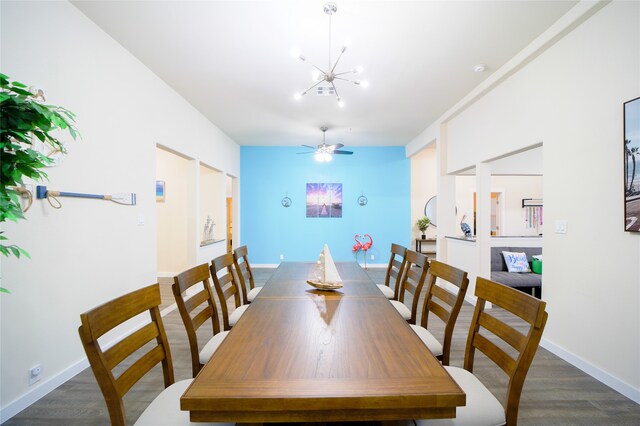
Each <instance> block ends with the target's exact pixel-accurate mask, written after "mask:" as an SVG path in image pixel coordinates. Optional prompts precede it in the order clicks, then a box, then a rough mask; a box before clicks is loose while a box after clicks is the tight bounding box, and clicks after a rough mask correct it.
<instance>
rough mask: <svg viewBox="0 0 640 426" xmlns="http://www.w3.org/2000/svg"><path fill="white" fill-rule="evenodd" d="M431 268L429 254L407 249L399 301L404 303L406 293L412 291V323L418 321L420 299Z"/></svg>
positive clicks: (410, 321)
mask: <svg viewBox="0 0 640 426" xmlns="http://www.w3.org/2000/svg"><path fill="white" fill-rule="evenodd" d="M428 270H429V262H428V260H427V256H425V255H424V254H422V253H418V252H415V251H412V250H407V251H406V255H405V266H404V274H403V275H402V280H401V282H400V290H399V297H398V301H399V302H401V303H404V298H405V294H406V293H411V295H412V296H413V301H412V303H411V319H410V320H409V323H410V324H415V323H416V318H417V313H418V299H419V298H420V292H421V291H422V286H423V285H424V281H425V278H426V276H427V272H428Z"/></svg>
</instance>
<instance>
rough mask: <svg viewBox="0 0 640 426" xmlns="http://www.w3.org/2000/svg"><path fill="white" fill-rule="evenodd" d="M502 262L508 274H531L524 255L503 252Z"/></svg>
mask: <svg viewBox="0 0 640 426" xmlns="http://www.w3.org/2000/svg"><path fill="white" fill-rule="evenodd" d="M502 255H503V256H504V261H505V263H506V264H507V270H508V271H509V272H531V269H529V261H528V260H527V255H526V254H525V253H518V252H511V251H503V252H502Z"/></svg>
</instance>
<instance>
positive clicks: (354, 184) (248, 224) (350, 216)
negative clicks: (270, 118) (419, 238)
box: [239, 146, 411, 264]
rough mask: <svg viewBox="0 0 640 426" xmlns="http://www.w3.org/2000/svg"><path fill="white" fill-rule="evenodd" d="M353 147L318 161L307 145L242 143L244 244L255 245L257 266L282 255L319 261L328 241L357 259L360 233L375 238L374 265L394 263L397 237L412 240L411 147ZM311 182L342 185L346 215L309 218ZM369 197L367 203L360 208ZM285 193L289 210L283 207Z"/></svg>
mask: <svg viewBox="0 0 640 426" xmlns="http://www.w3.org/2000/svg"><path fill="white" fill-rule="evenodd" d="M349 149H350V150H351V151H353V152H354V154H353V155H349V156H347V155H335V156H334V159H333V161H332V162H330V163H318V162H317V161H315V160H314V158H313V155H312V154H306V155H298V154H297V153H298V152H302V151H304V148H299V147H256V146H243V147H241V149H240V223H241V241H240V244H239V245H244V244H246V245H247V246H248V249H249V258H250V259H251V263H254V264H277V263H280V254H283V255H284V260H285V261H315V260H316V259H317V258H318V255H319V254H320V251H321V250H322V247H323V245H324V244H325V243H327V244H328V245H329V248H330V250H331V254H332V255H333V258H334V259H335V260H336V261H349V260H354V261H355V255H354V254H353V253H352V252H351V248H352V246H353V245H354V244H355V241H354V239H353V236H354V235H355V234H367V233H368V234H370V235H371V236H372V237H373V247H372V248H371V250H369V252H368V253H367V263H386V262H388V260H389V250H390V249H391V243H392V242H395V243H400V244H402V243H405V242H406V241H409V240H410V239H411V236H410V232H411V223H410V222H411V211H410V210H411V170H410V167H411V163H410V161H409V159H407V158H406V157H405V150H404V147H356V148H351V147H349ZM307 183H341V184H342V195H343V205H342V217H341V218H307V217H306V184H307ZM361 194H364V195H365V196H366V197H367V198H368V204H367V205H366V206H360V205H358V202H357V199H358V197H359V196H360V195H361ZM285 195H288V196H289V198H291V200H292V204H291V207H289V208H285V207H283V206H282V205H281V200H282V198H283V197H285ZM362 241H363V242H365V241H369V240H368V239H366V238H365V239H362ZM371 254H373V255H374V256H375V260H373V261H372V260H371V258H370V255H371ZM358 260H359V261H360V263H362V262H363V257H362V252H361V253H360V255H359V257H358Z"/></svg>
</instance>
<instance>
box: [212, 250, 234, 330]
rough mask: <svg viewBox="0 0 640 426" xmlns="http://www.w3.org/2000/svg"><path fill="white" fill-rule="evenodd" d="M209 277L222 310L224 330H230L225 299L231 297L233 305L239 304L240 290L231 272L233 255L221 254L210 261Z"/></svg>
mask: <svg viewBox="0 0 640 426" xmlns="http://www.w3.org/2000/svg"><path fill="white" fill-rule="evenodd" d="M210 268H211V278H212V279H213V284H214V286H215V288H216V293H217V294H218V300H219V301H220V308H221V310H222V324H223V328H224V330H225V331H226V330H231V326H230V325H229V307H228V306H227V303H228V302H227V301H228V300H229V299H230V298H231V297H233V300H234V303H235V307H236V308H238V307H239V306H240V291H239V289H238V284H237V282H236V278H235V274H234V272H233V255H232V254H231V253H227V254H223V255H222V256H219V257H216V258H215V259H213V260H212V261H211V267H210Z"/></svg>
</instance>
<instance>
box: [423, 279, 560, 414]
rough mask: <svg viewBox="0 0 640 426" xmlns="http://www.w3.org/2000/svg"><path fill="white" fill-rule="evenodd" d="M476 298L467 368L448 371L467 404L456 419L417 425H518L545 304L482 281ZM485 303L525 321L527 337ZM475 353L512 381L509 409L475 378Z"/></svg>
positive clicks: (545, 317) (508, 391)
mask: <svg viewBox="0 0 640 426" xmlns="http://www.w3.org/2000/svg"><path fill="white" fill-rule="evenodd" d="M476 297H477V303H476V308H475V311H474V313H473V318H472V320H471V327H470V329H469V338H468V340H467V348H466V351H465V356H464V368H459V367H449V366H447V367H445V369H446V370H447V372H448V373H449V374H450V375H451V377H452V378H453V379H454V380H455V381H456V382H457V383H458V385H459V386H460V387H461V388H462V390H463V391H464V392H465V394H466V395H467V402H466V405H465V406H464V407H458V408H457V409H456V418H455V419H446V420H420V421H418V422H417V424H418V426H433V425H478V426H481V425H502V424H506V425H507V426H512V425H516V424H517V422H518V407H519V405H520V396H521V393H522V386H523V385H524V380H525V378H526V376H527V372H528V371H529V366H531V362H532V361H533V357H534V355H535V353H536V350H537V349H538V344H539V343H540V338H541V337H542V332H543V330H544V326H545V324H546V323H547V316H548V315H547V312H545V307H546V303H545V302H543V301H541V300H539V299H536V298H535V297H532V296H530V295H528V294H526V293H523V292H521V291H518V290H516V289H513V288H511V287H507V286H506V285H503V284H500V283H497V282H494V281H489V280H487V279H484V278H480V277H479V278H478V279H477V281H476ZM486 302H490V303H492V304H493V306H494V308H495V307H499V308H502V309H504V310H506V311H509V312H511V313H512V314H514V315H516V316H518V317H520V318H521V319H522V320H524V323H523V324H524V325H525V326H526V328H527V331H526V332H525V333H522V332H520V331H519V329H521V326H518V328H516V327H513V326H511V325H508V324H506V323H505V322H503V321H502V320H500V319H499V318H498V317H497V316H495V315H494V312H495V310H494V309H489V310H485V303H486ZM504 347H509V350H508V351H505V350H504V349H503V348H504ZM476 349H477V350H479V351H480V352H482V353H484V354H485V355H486V356H487V357H488V358H489V359H490V360H492V361H493V362H494V363H496V364H497V365H498V366H499V367H500V368H501V369H502V371H504V372H505V373H506V374H507V376H508V378H509V381H508V384H507V394H506V404H505V405H504V406H503V405H502V404H501V403H500V401H498V399H497V398H496V397H495V396H494V395H493V394H492V393H491V392H490V391H489V390H488V389H487V388H486V387H485V386H484V385H483V384H482V382H480V380H478V378H477V377H476V376H474V375H473V374H472V373H473V362H474V357H475V351H476Z"/></svg>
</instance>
